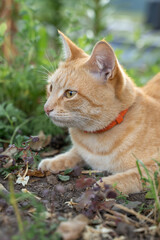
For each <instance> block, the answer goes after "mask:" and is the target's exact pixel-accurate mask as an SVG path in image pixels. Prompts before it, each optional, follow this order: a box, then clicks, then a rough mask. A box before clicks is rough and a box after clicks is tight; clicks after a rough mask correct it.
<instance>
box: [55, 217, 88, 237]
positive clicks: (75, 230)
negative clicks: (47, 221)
mask: <svg viewBox="0 0 160 240" xmlns="http://www.w3.org/2000/svg"><path fill="white" fill-rule="evenodd" d="M88 221H89V220H88V218H86V217H85V216H84V215H82V214H79V215H78V216H77V217H75V218H73V219H71V220H69V221H67V222H61V223H60V225H59V227H58V229H57V232H59V233H60V234H61V235H62V237H63V239H64V240H76V239H78V238H79V237H80V235H81V233H82V231H83V230H84V228H85V226H86V225H87V223H88Z"/></svg>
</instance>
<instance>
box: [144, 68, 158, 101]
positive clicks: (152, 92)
mask: <svg viewBox="0 0 160 240" xmlns="http://www.w3.org/2000/svg"><path fill="white" fill-rule="evenodd" d="M142 90H143V92H144V93H145V94H147V95H149V96H150V97H153V98H155V99H157V100H160V72H159V73H158V74H156V75H155V76H154V77H153V78H152V79H151V80H150V81H149V82H148V83H147V84H146V85H145V86H144V87H143V88H142Z"/></svg>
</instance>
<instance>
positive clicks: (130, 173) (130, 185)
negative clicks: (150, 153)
mask: <svg viewBox="0 0 160 240" xmlns="http://www.w3.org/2000/svg"><path fill="white" fill-rule="evenodd" d="M146 167H147V168H148V169H149V170H150V173H151V175H152V176H153V172H154V171H155V170H156V166H155V165H153V163H152V165H146ZM141 171H142V175H143V176H145V177H146V174H145V172H144V170H143V169H142V168H141ZM97 183H98V184H99V185H100V186H101V187H102V188H103V186H104V184H109V185H112V186H113V187H115V188H116V189H117V190H119V191H120V192H122V193H124V194H129V193H138V192H140V191H142V190H143V186H142V181H141V179H140V175H139V172H138V169H137V168H136V167H135V168H132V169H129V170H127V171H125V172H122V173H117V174H115V175H111V176H109V177H104V178H102V181H98V182H97Z"/></svg>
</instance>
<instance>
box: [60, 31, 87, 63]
mask: <svg viewBox="0 0 160 240" xmlns="http://www.w3.org/2000/svg"><path fill="white" fill-rule="evenodd" d="M58 33H59V35H60V37H61V40H62V44H63V51H64V57H65V60H74V59H76V58H81V57H85V56H87V54H86V53H85V52H84V51H83V50H82V49H80V48H79V47H77V46H76V45H75V44H74V43H73V42H72V41H71V40H70V39H69V38H68V37H67V36H65V35H64V33H62V32H61V31H59V30H58Z"/></svg>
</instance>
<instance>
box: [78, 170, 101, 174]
mask: <svg viewBox="0 0 160 240" xmlns="http://www.w3.org/2000/svg"><path fill="white" fill-rule="evenodd" d="M102 172H103V171H99V170H84V171H82V174H92V173H102Z"/></svg>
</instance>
